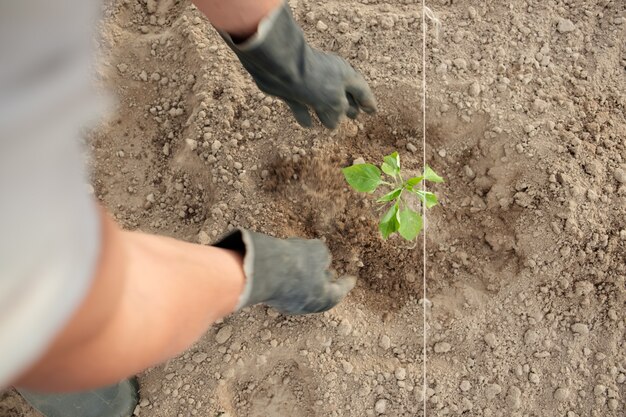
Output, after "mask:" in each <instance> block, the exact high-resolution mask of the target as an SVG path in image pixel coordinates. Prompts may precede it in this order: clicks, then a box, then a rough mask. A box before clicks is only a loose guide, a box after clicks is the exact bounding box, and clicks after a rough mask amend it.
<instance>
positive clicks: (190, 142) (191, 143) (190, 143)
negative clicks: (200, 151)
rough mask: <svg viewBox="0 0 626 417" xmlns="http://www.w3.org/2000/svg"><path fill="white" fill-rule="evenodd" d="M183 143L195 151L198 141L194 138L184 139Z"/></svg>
mask: <svg viewBox="0 0 626 417" xmlns="http://www.w3.org/2000/svg"><path fill="white" fill-rule="evenodd" d="M185 143H186V144H187V146H189V149H191V150H192V151H195V150H196V149H197V148H198V141H197V140H194V139H185Z"/></svg>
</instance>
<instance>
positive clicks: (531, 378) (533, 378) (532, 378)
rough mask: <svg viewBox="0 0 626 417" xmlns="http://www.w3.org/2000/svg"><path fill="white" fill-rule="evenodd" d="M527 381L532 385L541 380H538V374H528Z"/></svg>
mask: <svg viewBox="0 0 626 417" xmlns="http://www.w3.org/2000/svg"><path fill="white" fill-rule="evenodd" d="M528 380H529V381H530V382H532V383H533V384H538V383H539V382H540V380H541V379H540V378H539V375H538V374H536V373H534V372H531V373H529V374H528Z"/></svg>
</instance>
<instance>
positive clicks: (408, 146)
mask: <svg viewBox="0 0 626 417" xmlns="http://www.w3.org/2000/svg"><path fill="white" fill-rule="evenodd" d="M406 149H407V150H408V151H409V152H413V153H415V152H417V146H415V145H413V144H412V143H411V142H408V143H407V144H406Z"/></svg>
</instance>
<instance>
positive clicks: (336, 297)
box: [326, 276, 356, 308]
mask: <svg viewBox="0 0 626 417" xmlns="http://www.w3.org/2000/svg"><path fill="white" fill-rule="evenodd" d="M355 285H356V277H352V276H344V277H340V278H338V279H336V280H332V281H328V283H327V284H326V297H327V299H328V303H329V305H330V307H329V308H332V307H334V306H335V305H337V304H338V303H339V302H340V301H341V300H343V299H344V297H345V296H346V295H347V294H348V293H349V292H350V290H352V288H354V286H355Z"/></svg>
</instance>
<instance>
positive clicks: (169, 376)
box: [165, 372, 176, 381]
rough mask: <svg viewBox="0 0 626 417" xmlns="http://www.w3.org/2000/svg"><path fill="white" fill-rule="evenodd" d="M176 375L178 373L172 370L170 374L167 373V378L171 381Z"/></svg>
mask: <svg viewBox="0 0 626 417" xmlns="http://www.w3.org/2000/svg"><path fill="white" fill-rule="evenodd" d="M175 376H176V374H175V373H174V372H170V373H169V374H167V375H165V379H167V380H168V381H171V380H172V379H174V377H175Z"/></svg>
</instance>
